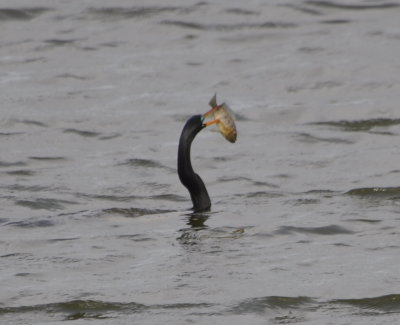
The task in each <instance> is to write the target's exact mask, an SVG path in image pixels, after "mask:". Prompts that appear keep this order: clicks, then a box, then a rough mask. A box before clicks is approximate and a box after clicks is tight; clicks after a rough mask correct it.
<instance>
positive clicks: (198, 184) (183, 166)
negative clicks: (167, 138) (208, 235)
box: [178, 95, 236, 212]
mask: <svg viewBox="0 0 400 325" xmlns="http://www.w3.org/2000/svg"><path fill="white" fill-rule="evenodd" d="M210 106H211V107H212V108H211V110H210V111H208V112H207V113H205V114H203V115H194V116H192V117H191V118H189V119H188V120H187V122H186V124H185V126H184V127H183V130H182V133H181V137H180V139H179V149H178V175H179V179H180V181H181V183H182V184H183V185H184V186H185V187H186V188H187V189H188V191H189V193H190V197H191V199H192V202H193V210H194V211H195V212H199V211H206V210H209V209H210V207H211V200H210V197H209V195H208V192H207V189H206V186H205V185H204V182H203V180H202V179H201V178H200V176H199V175H198V174H196V173H195V172H194V170H193V167H192V163H191V160H190V148H191V145H192V142H193V140H194V138H195V136H196V135H197V134H198V133H199V132H200V131H201V130H202V129H204V128H205V127H206V126H208V125H211V124H217V125H218V127H219V130H220V132H221V133H222V135H224V136H225V138H226V139H227V140H229V141H230V142H235V141H236V127H235V123H234V120H233V117H232V116H231V114H230V112H229V108H228V107H227V106H226V105H225V104H221V105H217V102H216V96H215V95H214V97H213V98H212V99H211V101H210ZM209 115H213V116H214V120H212V121H210V122H204V120H205V118H206V117H208V116H209Z"/></svg>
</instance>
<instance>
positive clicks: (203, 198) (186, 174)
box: [178, 116, 211, 211]
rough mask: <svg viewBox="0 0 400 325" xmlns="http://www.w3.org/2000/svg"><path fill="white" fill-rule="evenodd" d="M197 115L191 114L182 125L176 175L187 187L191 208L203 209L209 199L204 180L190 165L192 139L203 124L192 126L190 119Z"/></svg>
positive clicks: (209, 204)
mask: <svg viewBox="0 0 400 325" xmlns="http://www.w3.org/2000/svg"><path fill="white" fill-rule="evenodd" d="M194 118H198V119H199V120H200V117H199V116H193V117H192V118H191V119H189V120H188V122H187V123H186V125H185V126H184V128H183V130H182V133H181V137H180V139H179V149H178V175H179V179H180V181H181V183H182V184H183V185H184V186H185V187H186V188H187V189H188V191H189V193H190V197H191V199H192V202H193V210H195V211H204V210H207V209H209V208H210V206H211V200H210V197H209V196H208V192H207V189H206V187H205V185H204V182H203V181H202V179H201V178H200V176H199V175H197V174H196V173H195V172H194V170H193V167H192V163H191V160H190V149H191V145H192V142H193V139H194V138H195V136H196V135H197V133H199V132H200V131H201V130H202V129H203V126H202V124H200V126H198V127H193V126H192V124H191V123H190V121H191V120H192V119H194Z"/></svg>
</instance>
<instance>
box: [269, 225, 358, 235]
mask: <svg viewBox="0 0 400 325" xmlns="http://www.w3.org/2000/svg"><path fill="white" fill-rule="evenodd" d="M275 233H276V234H279V235H290V234H292V233H303V234H316V235H341V234H346V235H347V234H354V232H353V231H351V230H349V229H346V228H344V227H341V226H338V225H329V226H322V227H293V226H282V227H279V229H278V230H276V231H275Z"/></svg>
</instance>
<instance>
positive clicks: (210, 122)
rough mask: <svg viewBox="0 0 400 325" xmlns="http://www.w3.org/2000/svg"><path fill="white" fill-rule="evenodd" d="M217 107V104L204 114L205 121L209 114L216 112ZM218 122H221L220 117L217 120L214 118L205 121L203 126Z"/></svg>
mask: <svg viewBox="0 0 400 325" xmlns="http://www.w3.org/2000/svg"><path fill="white" fill-rule="evenodd" d="M217 109H218V106H215V107H213V108H211V109H210V110H209V111H208V112H207V113H205V114H203V121H204V119H206V118H207V117H208V116H210V115H212V114H214V112H215V111H216V110H217ZM216 123H219V120H218V119H215V120H212V121H209V122H206V123H203V126H204V127H207V126H209V125H212V124H216Z"/></svg>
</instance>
